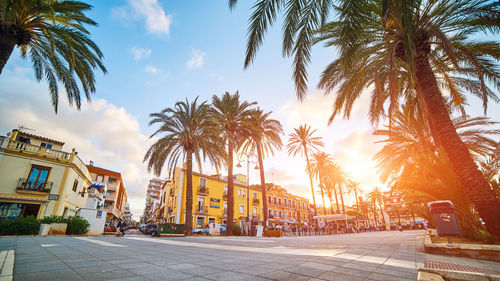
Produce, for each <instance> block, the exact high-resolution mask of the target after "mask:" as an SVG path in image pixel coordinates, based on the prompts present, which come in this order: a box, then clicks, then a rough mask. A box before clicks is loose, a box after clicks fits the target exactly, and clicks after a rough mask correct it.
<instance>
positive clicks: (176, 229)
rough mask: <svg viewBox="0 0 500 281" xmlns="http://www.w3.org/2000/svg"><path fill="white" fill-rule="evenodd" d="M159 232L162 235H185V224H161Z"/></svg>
mask: <svg viewBox="0 0 500 281" xmlns="http://www.w3.org/2000/svg"><path fill="white" fill-rule="evenodd" d="M158 230H159V231H160V233H168V234H184V224H176V223H159V224H158Z"/></svg>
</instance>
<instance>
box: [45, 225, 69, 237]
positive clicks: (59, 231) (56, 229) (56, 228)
mask: <svg viewBox="0 0 500 281" xmlns="http://www.w3.org/2000/svg"><path fill="white" fill-rule="evenodd" d="M67 228H68V224H66V223H51V224H50V230H49V233H48V235H66V229H67Z"/></svg>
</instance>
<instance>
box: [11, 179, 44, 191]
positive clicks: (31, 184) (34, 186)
mask: <svg viewBox="0 0 500 281" xmlns="http://www.w3.org/2000/svg"><path fill="white" fill-rule="evenodd" d="M51 188H52V182H51V181H49V182H35V181H33V180H27V179H25V178H20V179H19V182H18V183H17V188H16V191H17V192H18V193H27V194H36V195H49V193H50V189H51Z"/></svg>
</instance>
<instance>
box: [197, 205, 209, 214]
mask: <svg viewBox="0 0 500 281" xmlns="http://www.w3.org/2000/svg"><path fill="white" fill-rule="evenodd" d="M196 213H197V214H198V215H206V214H208V208H207V206H201V205H198V206H197V207H196Z"/></svg>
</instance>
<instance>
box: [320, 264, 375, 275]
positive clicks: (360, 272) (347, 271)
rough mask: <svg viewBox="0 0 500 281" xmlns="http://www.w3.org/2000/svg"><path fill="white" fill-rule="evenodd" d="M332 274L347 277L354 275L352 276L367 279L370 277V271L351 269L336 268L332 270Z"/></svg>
mask: <svg viewBox="0 0 500 281" xmlns="http://www.w3.org/2000/svg"><path fill="white" fill-rule="evenodd" d="M330 272H337V273H342V274H347V275H352V276H358V277H362V278H365V277H367V276H368V275H370V273H371V272H370V271H365V270H361V269H354V268H349V267H342V266H338V267H334V268H332V269H331V270H330Z"/></svg>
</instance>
